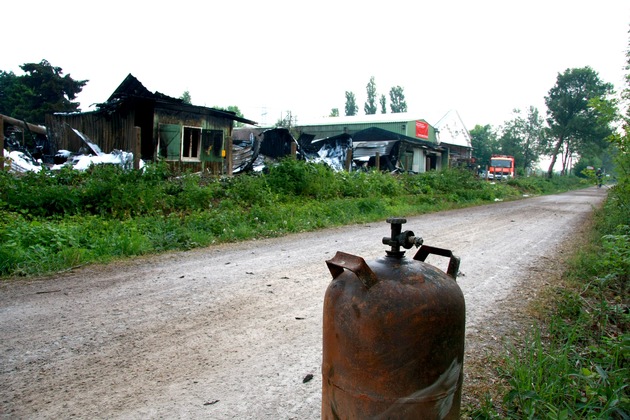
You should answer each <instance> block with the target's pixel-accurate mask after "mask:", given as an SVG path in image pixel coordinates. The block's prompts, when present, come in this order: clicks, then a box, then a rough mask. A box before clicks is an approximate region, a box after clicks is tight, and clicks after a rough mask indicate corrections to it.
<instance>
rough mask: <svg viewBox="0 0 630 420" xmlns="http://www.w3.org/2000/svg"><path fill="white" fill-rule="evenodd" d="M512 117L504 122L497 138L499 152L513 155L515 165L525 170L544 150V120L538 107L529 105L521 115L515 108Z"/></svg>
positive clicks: (531, 166)
mask: <svg viewBox="0 0 630 420" xmlns="http://www.w3.org/2000/svg"><path fill="white" fill-rule="evenodd" d="M513 112H514V118H513V119H512V120H510V121H507V122H506V123H505V128H504V129H503V133H502V134H501V137H500V138H499V145H500V150H501V153H504V154H507V155H512V156H514V160H515V163H516V166H517V167H520V168H522V169H523V171H527V170H528V169H532V168H533V166H534V164H535V163H536V162H537V161H538V159H539V157H540V155H541V154H542V152H543V151H544V148H545V145H546V133H547V130H546V128H545V126H544V124H545V121H544V120H543V118H542V117H541V116H540V115H539V112H538V109H537V108H535V107H533V106H530V107H529V109H528V110H527V115H526V116H525V117H523V116H522V115H521V110H520V109H515V110H514V111H513Z"/></svg>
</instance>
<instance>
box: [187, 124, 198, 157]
mask: <svg viewBox="0 0 630 420" xmlns="http://www.w3.org/2000/svg"><path fill="white" fill-rule="evenodd" d="M200 150H201V128H200V127H184V135H183V138H182V160H185V159H188V160H199V151H200Z"/></svg>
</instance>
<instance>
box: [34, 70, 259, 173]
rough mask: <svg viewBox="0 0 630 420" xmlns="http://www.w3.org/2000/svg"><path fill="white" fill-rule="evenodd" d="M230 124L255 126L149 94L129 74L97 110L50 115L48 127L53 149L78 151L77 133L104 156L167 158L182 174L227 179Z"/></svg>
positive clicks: (212, 110)
mask: <svg viewBox="0 0 630 420" xmlns="http://www.w3.org/2000/svg"><path fill="white" fill-rule="evenodd" d="M234 121H238V122H241V123H245V124H252V125H255V124H256V122H254V121H250V120H248V119H245V118H241V117H239V116H237V115H236V114H235V113H234V112H230V111H224V110H220V109H215V108H207V107H202V106H196V105H191V104H187V103H184V101H182V100H181V99H177V98H172V97H170V96H167V95H164V94H162V93H159V92H151V91H149V90H148V89H147V88H145V87H144V86H143V85H142V83H140V81H138V79H136V78H135V77H134V76H133V75H131V74H129V75H128V76H127V77H126V78H125V80H123V82H122V83H121V84H120V85H119V86H118V88H117V89H116V90H115V91H114V92H113V93H112V94H111V96H110V97H109V98H108V99H107V101H106V102H104V103H101V104H98V105H97V109H96V110H95V111H91V112H83V113H71V114H68V113H55V114H49V115H47V116H46V127H47V128H48V136H49V139H50V141H51V143H52V144H53V146H54V148H56V149H57V150H59V149H65V150H72V151H74V150H78V149H79V148H81V147H82V146H83V144H84V142H83V140H82V139H81V138H80V137H79V136H77V131H78V132H80V133H83V134H84V135H85V136H86V137H88V138H90V139H91V140H92V141H93V142H95V143H96V144H98V145H99V147H100V148H101V149H102V150H103V151H104V152H111V151H113V150H124V151H131V152H133V153H134V155H135V156H136V158H141V159H143V160H157V159H160V158H161V159H165V160H166V161H167V162H169V164H171V165H172V166H173V167H175V168H177V169H179V170H182V171H193V172H198V171H208V172H210V173H213V174H221V173H225V174H231V173H232V157H231V154H232V130H233V125H234Z"/></svg>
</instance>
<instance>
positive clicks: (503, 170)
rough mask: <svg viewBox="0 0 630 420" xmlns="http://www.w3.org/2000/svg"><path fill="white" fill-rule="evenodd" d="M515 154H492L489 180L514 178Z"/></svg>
mask: <svg viewBox="0 0 630 420" xmlns="http://www.w3.org/2000/svg"><path fill="white" fill-rule="evenodd" d="M514 174H515V172H514V156H508V155H492V157H491V158H490V166H489V167H488V175H487V176H488V179H489V180H497V181H501V180H507V179H510V178H514Z"/></svg>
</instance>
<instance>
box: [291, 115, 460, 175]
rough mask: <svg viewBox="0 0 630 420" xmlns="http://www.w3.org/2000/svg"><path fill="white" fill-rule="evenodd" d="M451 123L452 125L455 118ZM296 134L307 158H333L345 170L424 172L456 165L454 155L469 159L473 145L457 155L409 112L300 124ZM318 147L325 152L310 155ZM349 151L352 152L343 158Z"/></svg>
mask: <svg viewBox="0 0 630 420" xmlns="http://www.w3.org/2000/svg"><path fill="white" fill-rule="evenodd" d="M456 116H458V115H456ZM449 121H451V126H452V125H453V122H452V119H451V120H449ZM449 127H450V126H449ZM461 127H463V124H462V125H461ZM296 129H297V130H298V131H299V132H300V136H299V139H300V145H301V146H302V149H303V150H305V151H308V153H306V154H307V156H309V157H310V158H312V159H317V157H316V156H319V155H322V156H326V159H327V160H328V161H330V160H331V158H332V157H333V156H335V157H336V162H335V163H331V164H330V165H331V166H333V167H343V168H344V169H345V170H352V169H353V168H354V169H358V168H377V169H384V170H389V171H396V172H408V173H420V172H425V171H428V170H439V169H441V168H443V167H449V166H454V165H455V164H456V161H455V160H454V159H453V158H454V156H457V158H458V160H465V159H470V156H471V152H472V148H471V147H470V143H469V144H468V146H465V145H464V146H461V147H460V146H459V145H457V146H458V147H459V148H458V149H457V150H456V152H457V154H456V155H455V154H454V153H453V152H454V151H455V149H454V148H453V146H454V145H451V144H448V143H446V142H441V141H440V134H441V133H440V132H439V130H438V129H437V128H436V127H433V126H432V125H430V124H429V123H428V122H426V121H425V120H423V119H419V118H413V117H412V116H410V115H408V114H407V113H397V114H374V115H365V116H351V117H327V118H323V119H320V120H317V121H312V122H310V123H308V122H307V123H304V124H300V125H299V126H298V127H296ZM463 130H465V128H464V129H463ZM466 133H468V132H467V131H466ZM468 136H470V135H469V134H468ZM341 139H350V140H345V143H344V144H345V145H341V144H337V142H339V141H341ZM317 145H321V153H320V152H319V150H311V149H313V148H316V147H317ZM345 149H348V152H345V153H343V154H342V151H343V150H345ZM333 150H336V152H333Z"/></svg>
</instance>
